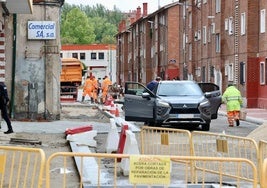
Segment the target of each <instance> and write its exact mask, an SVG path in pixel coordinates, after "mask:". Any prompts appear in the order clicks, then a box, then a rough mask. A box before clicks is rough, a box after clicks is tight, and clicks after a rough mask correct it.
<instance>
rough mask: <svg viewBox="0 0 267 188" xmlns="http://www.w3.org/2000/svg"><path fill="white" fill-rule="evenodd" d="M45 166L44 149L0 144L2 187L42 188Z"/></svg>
mask: <svg viewBox="0 0 267 188" xmlns="http://www.w3.org/2000/svg"><path fill="white" fill-rule="evenodd" d="M44 167H45V154H44V152H43V150H42V149H38V148H25V147H14V146H0V187H1V188H2V187H9V188H13V187H16V188H18V187H23V188H37V187H38V188H41V187H42V183H43V173H44Z"/></svg>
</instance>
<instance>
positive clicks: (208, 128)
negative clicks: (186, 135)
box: [201, 122, 210, 131]
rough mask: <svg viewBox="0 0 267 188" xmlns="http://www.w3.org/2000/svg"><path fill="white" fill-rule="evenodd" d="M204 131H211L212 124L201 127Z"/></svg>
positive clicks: (208, 123)
mask: <svg viewBox="0 0 267 188" xmlns="http://www.w3.org/2000/svg"><path fill="white" fill-rule="evenodd" d="M201 128H202V131H209V130H210V122H207V123H206V124H203V125H201Z"/></svg>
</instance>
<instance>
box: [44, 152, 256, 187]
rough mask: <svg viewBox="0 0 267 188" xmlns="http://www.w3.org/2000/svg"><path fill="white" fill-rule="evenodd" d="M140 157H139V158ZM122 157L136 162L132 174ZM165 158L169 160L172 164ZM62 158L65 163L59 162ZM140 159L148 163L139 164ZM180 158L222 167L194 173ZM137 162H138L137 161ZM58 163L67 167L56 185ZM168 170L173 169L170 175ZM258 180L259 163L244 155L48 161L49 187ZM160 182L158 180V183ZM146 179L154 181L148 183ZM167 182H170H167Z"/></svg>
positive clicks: (67, 156)
mask: <svg viewBox="0 0 267 188" xmlns="http://www.w3.org/2000/svg"><path fill="white" fill-rule="evenodd" d="M136 157H137V160H136V159H135V158H136ZM73 158H74V159H75V160H79V161H80V163H79V166H77V167H78V169H79V173H80V179H79V180H78V181H73V178H71V176H72V175H71V173H69V171H70V170H68V168H69V163H70V162H72V160H73ZM118 158H120V159H122V160H126V159H128V160H129V161H130V162H129V163H130V164H129V165H133V166H130V167H131V168H130V174H129V176H123V175H122V173H121V168H120V163H118V162H117V160H118ZM165 158H168V159H169V163H168V160H165ZM155 159H156V160H157V161H158V162H157V163H156V164H157V166H161V165H163V166H162V168H161V169H160V168H156V166H153V163H150V164H148V163H149V162H153V161H155ZM161 159H164V163H162V164H161V165H158V163H159V161H161ZM86 160H89V161H91V160H93V161H95V165H85V163H87V162H88V161H87V162H86ZM59 161H61V162H62V163H59ZM131 161H135V162H131ZM140 161H146V162H145V163H144V162H141V163H139V162H140ZM177 161H178V162H177ZM180 161H186V164H190V163H195V162H202V163H203V164H204V168H205V164H211V163H214V164H216V165H217V166H218V170H217V172H215V173H213V172H208V171H206V170H205V169H203V170H201V171H196V173H194V174H191V170H190V168H188V166H187V165H182V166H181V165H180ZM136 162H137V163H138V164H136ZM165 163H167V164H170V170H169V171H166V169H168V168H165V167H166V166H167V165H166V164H165ZM55 164H57V165H58V166H60V167H61V168H62V169H63V170H62V173H61V176H57V177H56V178H57V180H58V181H57V183H56V184H53V183H52V181H51V178H54V174H52V172H51V169H53V168H55ZM140 164H141V165H140ZM138 165H139V166H138ZM149 165H151V166H149ZM226 166H227V168H226ZM242 168H247V169H249V170H250V173H251V174H252V177H253V178H252V179H247V178H246V176H245V175H244V174H243V173H242V172H241V169H242ZM138 169H139V170H138ZM140 169H142V170H140ZM226 171H231V172H232V174H234V175H233V176H231V177H229V176H228V175H227V173H226ZM167 172H169V174H168V173H167ZM191 176H194V182H191V181H188V179H192V178H191ZM155 178H156V179H155ZM257 179H258V178H257V169H256V166H255V165H254V164H253V163H252V162H251V161H249V160H247V159H242V158H222V157H193V156H168V155H164V156H162V155H157V156H155V155H135V156H130V155H125V154H106V153H72V152H59V153H54V154H53V155H51V156H50V157H49V158H48V160H47V163H46V188H50V187H51V188H54V187H57V188H60V187H63V188H65V187H80V188H82V187H83V188H87V187H139V186H141V187H151V185H157V186H162V187H164V186H165V187H177V186H178V187H180V186H182V187H190V186H192V187H193V186H194V187H203V186H207V185H210V184H213V185H217V187H222V186H223V185H226V184H227V185H232V186H236V187H244V185H245V186H246V187H252V188H256V187H257ZM153 180H154V181H153ZM160 180H162V182H163V184H161V183H159V182H160ZM166 180H167V181H166ZM168 180H169V181H168ZM157 181H158V183H155V182H157ZM136 182H137V183H136ZM142 182H150V183H146V184H144V183H142ZM166 182H168V183H167V184H165V183H166ZM197 185H198V186H197Z"/></svg>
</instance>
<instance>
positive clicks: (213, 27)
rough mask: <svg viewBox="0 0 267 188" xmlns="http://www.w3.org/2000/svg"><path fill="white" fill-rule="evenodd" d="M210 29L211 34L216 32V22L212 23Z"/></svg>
mask: <svg viewBox="0 0 267 188" xmlns="http://www.w3.org/2000/svg"><path fill="white" fill-rule="evenodd" d="M210 31H211V34H215V23H211V25H210Z"/></svg>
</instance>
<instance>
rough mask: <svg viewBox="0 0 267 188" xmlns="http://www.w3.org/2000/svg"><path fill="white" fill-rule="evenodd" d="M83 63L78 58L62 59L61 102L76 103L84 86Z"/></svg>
mask: <svg viewBox="0 0 267 188" xmlns="http://www.w3.org/2000/svg"><path fill="white" fill-rule="evenodd" d="M83 69H84V66H83V63H82V62H81V61H80V60H79V59H76V58H61V75H60V100H61V101H76V100H77V95H78V87H79V86H80V85H81V84H82V73H83Z"/></svg>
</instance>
